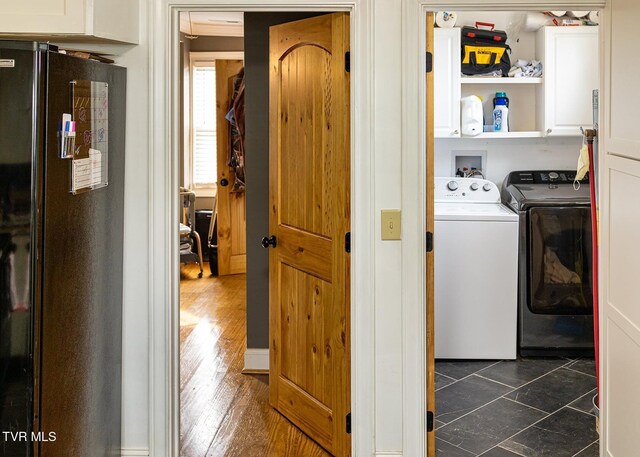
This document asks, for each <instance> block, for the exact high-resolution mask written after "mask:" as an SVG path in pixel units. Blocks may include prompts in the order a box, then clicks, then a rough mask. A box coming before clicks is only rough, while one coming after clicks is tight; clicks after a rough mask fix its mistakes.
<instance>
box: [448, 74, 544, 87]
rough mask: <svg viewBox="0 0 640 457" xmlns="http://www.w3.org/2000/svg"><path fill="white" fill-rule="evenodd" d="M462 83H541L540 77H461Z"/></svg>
mask: <svg viewBox="0 0 640 457" xmlns="http://www.w3.org/2000/svg"><path fill="white" fill-rule="evenodd" d="M460 82H461V83H462V84H498V85H501V84H542V78H485V77H482V76H479V77H475V78H474V77H467V78H464V77H463V78H461V80H460Z"/></svg>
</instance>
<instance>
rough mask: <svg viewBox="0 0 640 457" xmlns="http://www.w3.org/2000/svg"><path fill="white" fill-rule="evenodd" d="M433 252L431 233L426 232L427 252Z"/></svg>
mask: <svg viewBox="0 0 640 457" xmlns="http://www.w3.org/2000/svg"><path fill="white" fill-rule="evenodd" d="M431 251H433V233H431V232H427V252H431Z"/></svg>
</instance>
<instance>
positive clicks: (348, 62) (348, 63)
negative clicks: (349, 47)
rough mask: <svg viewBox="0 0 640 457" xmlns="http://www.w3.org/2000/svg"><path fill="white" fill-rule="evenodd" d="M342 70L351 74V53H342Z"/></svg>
mask: <svg viewBox="0 0 640 457" xmlns="http://www.w3.org/2000/svg"><path fill="white" fill-rule="evenodd" d="M344 69H345V71H346V72H347V73H351V51H347V52H345V53H344Z"/></svg>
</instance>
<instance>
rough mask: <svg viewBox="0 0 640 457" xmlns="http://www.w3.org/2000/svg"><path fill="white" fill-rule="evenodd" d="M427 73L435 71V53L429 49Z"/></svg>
mask: <svg viewBox="0 0 640 457" xmlns="http://www.w3.org/2000/svg"><path fill="white" fill-rule="evenodd" d="M425 71H426V72H427V73H431V72H432V71H433V54H431V53H430V52H429V51H427V53H426V69H425Z"/></svg>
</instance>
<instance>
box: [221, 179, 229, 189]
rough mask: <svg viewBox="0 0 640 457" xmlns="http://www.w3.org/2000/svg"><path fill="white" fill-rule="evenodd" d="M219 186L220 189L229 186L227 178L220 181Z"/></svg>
mask: <svg viewBox="0 0 640 457" xmlns="http://www.w3.org/2000/svg"><path fill="white" fill-rule="evenodd" d="M220 185H221V186H222V187H227V186H228V185H229V180H228V179H227V178H222V179H221V180H220Z"/></svg>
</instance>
